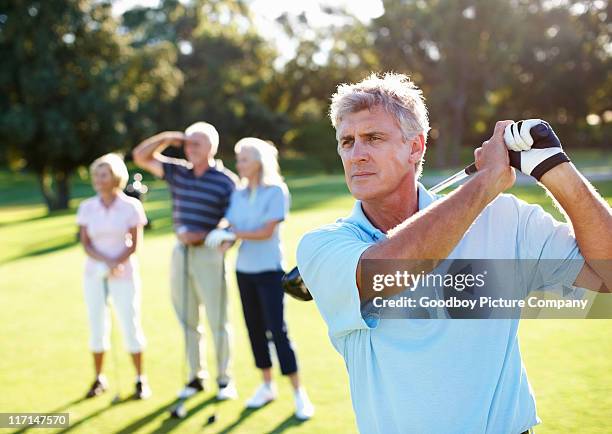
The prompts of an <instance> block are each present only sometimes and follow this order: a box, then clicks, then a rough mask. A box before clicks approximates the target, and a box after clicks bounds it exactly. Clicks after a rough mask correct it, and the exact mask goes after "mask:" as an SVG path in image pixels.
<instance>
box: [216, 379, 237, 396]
mask: <svg viewBox="0 0 612 434" xmlns="http://www.w3.org/2000/svg"><path fill="white" fill-rule="evenodd" d="M236 398H238V390H237V389H236V384H235V383H234V382H233V381H230V382H229V383H227V385H226V386H225V387H220V388H219V391H218V392H217V399H218V400H219V401H226V400H228V399H236Z"/></svg>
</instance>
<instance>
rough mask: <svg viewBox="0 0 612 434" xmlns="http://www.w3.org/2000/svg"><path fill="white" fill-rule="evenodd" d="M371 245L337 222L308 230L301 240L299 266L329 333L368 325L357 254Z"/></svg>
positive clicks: (342, 333) (335, 334)
mask: <svg viewBox="0 0 612 434" xmlns="http://www.w3.org/2000/svg"><path fill="white" fill-rule="evenodd" d="M370 245H371V244H370V243H367V242H365V241H363V240H361V239H360V238H359V237H358V236H357V234H355V233H354V232H353V231H352V230H351V229H349V228H346V227H342V226H339V225H338V224H336V225H330V226H327V227H324V228H321V229H318V230H316V231H313V232H309V233H307V234H306V235H304V237H303V238H302V239H301V240H300V243H299V245H298V249H297V263H298V269H299V270H300V274H301V276H302V279H303V280H304V283H305V284H306V287H307V288H308V289H309V290H310V292H311V294H312V296H313V298H314V300H315V302H316V304H317V307H318V309H319V311H320V312H321V315H322V316H323V319H324V320H325V322H326V323H327V327H328V328H329V335H330V336H331V337H341V336H343V335H345V334H347V333H350V332H351V331H353V330H359V329H369V328H370V327H369V326H368V324H367V323H366V322H365V321H364V320H363V317H362V313H361V302H360V299H359V290H358V288H357V281H356V272H357V265H358V263H359V258H360V257H361V255H362V254H363V252H364V251H365V250H366V249H367V248H368V247H370Z"/></svg>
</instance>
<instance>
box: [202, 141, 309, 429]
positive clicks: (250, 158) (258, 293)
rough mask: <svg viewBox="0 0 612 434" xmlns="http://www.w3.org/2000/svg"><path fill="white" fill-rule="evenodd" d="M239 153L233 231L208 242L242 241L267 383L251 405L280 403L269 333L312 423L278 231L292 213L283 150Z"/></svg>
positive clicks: (258, 358)
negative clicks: (292, 336) (291, 327)
mask: <svg viewBox="0 0 612 434" xmlns="http://www.w3.org/2000/svg"><path fill="white" fill-rule="evenodd" d="M234 150H235V152H236V156H237V161H236V168H237V170H238V174H239V175H240V178H241V179H242V182H243V187H242V188H239V189H237V190H236V191H234V193H233V194H232V196H231V199H230V205H229V208H228V210H227V212H226V215H225V218H226V220H227V221H228V222H229V224H230V228H229V231H225V230H221V229H216V230H214V231H212V232H211V233H210V234H209V235H208V237H207V238H206V243H207V245H209V246H220V247H221V248H223V247H224V246H225V247H226V248H227V246H229V243H227V242H228V241H229V242H231V241H234V240H236V239H240V240H241V241H242V242H241V244H240V249H239V251H238V259H237V261H236V277H237V280H238V287H239V289H240V298H241V300H242V309H243V312H244V319H245V322H246V325H247V328H248V332H249V338H250V341H251V348H252V350H253V355H254V357H255V365H256V366H257V367H258V368H259V369H261V371H262V376H263V380H264V382H263V384H262V385H261V386H259V388H258V389H257V390H256V391H255V393H254V394H253V396H252V397H251V398H250V399H249V400H248V401H247V403H246V406H247V408H259V407H262V406H263V405H265V404H267V403H268V402H270V401H272V400H274V399H275V398H276V394H277V392H276V387H275V385H274V383H273V382H272V369H271V368H272V361H271V358H270V351H269V347H268V335H267V332H269V334H270V335H271V338H272V340H273V342H274V345H275V347H276V354H277V356H278V360H279V363H280V365H281V372H282V373H283V375H287V376H288V377H289V378H290V380H291V384H292V385H293V388H294V390H295V404H296V412H295V415H296V417H297V418H299V419H303V420H305V419H309V418H310V417H312V415H313V414H314V406H313V405H312V403H311V402H310V399H309V398H308V395H307V393H306V390H305V389H304V388H303V387H302V386H300V381H299V377H298V368H297V362H296V357H295V353H294V351H293V348H292V345H291V341H290V340H289V336H288V335H287V327H286V325H285V321H284V319H283V299H284V292H283V288H282V285H281V278H282V276H283V253H282V247H281V240H280V234H279V230H280V223H281V222H282V221H283V220H285V218H286V216H287V214H288V212H289V202H290V196H289V190H288V189H287V185H286V184H285V183H284V181H283V178H282V177H281V175H280V169H279V166H278V159H277V158H278V151H277V150H276V148H275V147H274V145H272V144H270V143H268V142H265V141H263V140H261V139H256V138H253V137H247V138H244V139H241V140H240V141H238V143H236V146H235V148H234Z"/></svg>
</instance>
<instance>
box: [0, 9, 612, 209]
mask: <svg viewBox="0 0 612 434" xmlns="http://www.w3.org/2000/svg"><path fill="white" fill-rule="evenodd" d="M383 4H384V9H385V12H384V14H383V15H382V16H380V17H379V18H376V19H373V20H371V21H370V22H367V23H364V22H362V21H360V20H358V19H357V18H356V17H354V16H352V15H351V14H350V13H348V12H347V11H346V10H343V9H341V8H331V7H323V8H322V13H324V14H326V15H327V16H329V17H330V18H331V19H330V20H329V22H330V23H332V24H328V25H321V24H320V23H317V22H313V21H312V18H309V17H308V16H307V14H304V13H302V14H299V15H290V14H287V13H284V14H281V15H280V16H279V17H278V18H277V20H276V21H277V23H276V24H277V26H278V34H279V35H280V34H284V35H285V36H286V37H287V38H289V39H290V40H291V41H293V42H294V43H295V47H296V49H295V54H294V55H292V56H290V58H288V59H287V56H286V53H279V52H277V50H276V48H275V45H274V43H273V41H269V40H266V39H265V38H264V37H263V36H262V35H260V34H259V33H258V28H257V26H256V25H255V20H254V18H253V11H251V10H250V9H249V6H248V3H247V2H244V1H242V0H214V1H205V0H191V1H178V0H162V1H160V3H159V5H158V6H156V7H135V8H133V9H130V10H128V11H126V12H125V13H123V14H122V15H121V16H116V15H113V13H112V7H111V2H110V1H109V0H105V1H100V0H97V1H94V0H63V1H57V2H43V1H41V0H38V1H36V0H0V55H2V58H3V63H2V67H0V161H9V162H12V163H13V164H14V165H22V166H24V167H25V168H26V169H28V170H31V171H33V172H34V173H36V174H37V176H38V178H39V180H40V185H41V190H42V192H43V195H44V197H45V200H46V202H47V205H48V206H49V208H50V209H53V208H64V207H66V206H67V205H68V199H69V178H70V175H71V174H72V173H73V172H74V170H76V169H77V168H78V167H80V166H85V165H87V164H89V163H90V162H91V161H92V160H93V159H94V158H96V157H97V156H99V155H101V154H103V153H105V152H108V151H110V150H121V151H124V152H129V150H130V149H131V148H132V147H133V146H135V145H136V144H137V143H138V142H139V141H141V140H142V139H144V138H145V137H147V136H148V135H150V134H154V133H156V132H158V131H161V130H164V129H173V130H176V129H183V128H185V127H186V126H187V125H189V124H190V123H192V122H195V121H198V120H206V121H208V122H211V123H212V124H214V125H215V126H216V127H217V129H218V130H219V132H220V134H221V140H222V146H221V148H220V149H221V152H222V153H231V149H232V146H231V145H232V144H233V143H235V141H237V140H238V139H239V138H241V137H244V136H247V135H248V136H258V137H261V138H264V139H270V140H272V141H274V142H275V143H276V144H277V145H278V147H279V149H280V150H281V153H288V152H290V151H291V153H293V154H295V153H298V154H304V155H307V156H308V157H309V158H312V159H317V160H319V161H320V163H321V165H322V167H323V168H324V169H325V170H334V169H336V168H338V167H339V165H338V156H337V154H336V144H335V137H334V133H333V130H332V127H331V124H330V122H329V119H328V118H327V113H328V109H329V98H330V96H331V95H332V93H333V92H334V90H335V88H336V86H337V85H338V84H339V83H343V82H350V81H357V80H360V79H362V78H363V77H365V76H366V75H367V74H369V73H370V72H372V71H378V72H383V71H391V70H392V71H396V72H403V73H407V74H408V75H410V76H411V77H412V78H413V80H414V81H415V82H416V83H417V84H418V85H419V86H421V87H422V89H423V91H424V94H425V96H426V98H427V104H428V107H429V110H430V119H431V125H432V131H431V136H430V140H429V141H428V146H429V147H430V148H432V149H431V150H430V151H429V152H428V155H429V159H430V160H432V162H434V163H435V164H437V165H439V166H444V165H454V164H457V163H458V159H459V152H458V151H459V150H460V149H461V146H470V147H474V146H475V145H476V144H478V143H480V142H481V141H482V140H483V139H484V138H486V135H487V134H488V133H490V131H491V129H492V125H493V123H494V122H495V121H496V120H499V119H521V118H528V117H542V118H544V119H547V120H549V121H550V122H551V123H552V124H553V125H554V126H555V129H556V130H557V131H558V132H559V134H560V135H561V137H562V138H563V140H564V141H569V142H571V144H572V146H573V147H579V146H591V147H593V146H599V147H608V148H609V147H610V138H611V133H612V131H611V128H612V127H611V125H612V104H611V99H610V94H611V90H612V73H611V72H610V67H609V65H610V57H611V54H612V41H611V40H610V24H609V16H608V14H609V1H604V0H598V1H593V2H583V1H577V0H565V1H561V2H549V1H544V0H534V1H527V0H469V1H468V0H465V1H451V0H432V1H423V0H384V1H383ZM281 55H284V58H285V62H284V63H282V64H279V62H278V60H279V58H281ZM226 145H227V146H226Z"/></svg>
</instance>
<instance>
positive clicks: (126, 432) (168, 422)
mask: <svg viewBox="0 0 612 434" xmlns="http://www.w3.org/2000/svg"><path fill="white" fill-rule="evenodd" d="M215 401H216V397H214V396H212V397H210V398H208V399H206V400H204V401H202V402H200V403H199V404H197V405H196V406H195V407H193V408H192V409H190V410H189V411H188V412H187V414H186V416H185V417H184V418H183V419H174V418H171V417H170V410H171V409H172V408H173V407H174V406H176V405H177V404H178V402H179V399H175V400H173V401H171V402H169V403H168V404H165V405H162V406H161V407H159V408H158V409H156V410H154V411H152V412H151V413H149V414H147V415H146V416H144V417H142V418H140V419H138V420H136V421H135V422H132V423H131V424H129V425H127V426H125V427H123V428H121V429H120V430H118V431H115V434H130V433H133V432H134V431H136V430H139V429H140V428H142V427H144V426H145V425H147V424H149V423H151V421H153V420H154V419H156V418H158V417H159V416H160V415H162V414H164V413H166V414H167V415H168V416H167V418H166V419H165V420H164V421H163V422H162V423H161V425H160V426H159V427H157V428H155V429H154V430H152V431H151V432H155V433H166V432H170V431H172V430H174V429H175V428H176V427H177V426H179V425H180V424H182V423H183V422H184V421H186V420H187V419H189V418H190V417H192V416H194V415H196V414H197V413H198V412H199V411H200V410H202V409H203V408H204V407H206V406H208V405H209V404H211V403H213V402H215Z"/></svg>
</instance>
